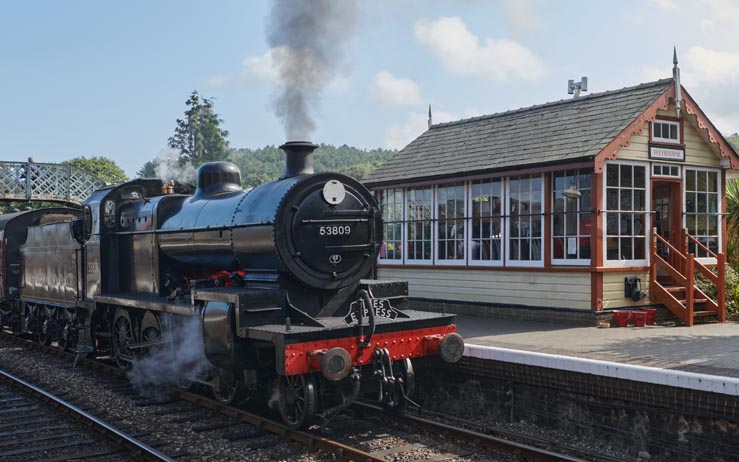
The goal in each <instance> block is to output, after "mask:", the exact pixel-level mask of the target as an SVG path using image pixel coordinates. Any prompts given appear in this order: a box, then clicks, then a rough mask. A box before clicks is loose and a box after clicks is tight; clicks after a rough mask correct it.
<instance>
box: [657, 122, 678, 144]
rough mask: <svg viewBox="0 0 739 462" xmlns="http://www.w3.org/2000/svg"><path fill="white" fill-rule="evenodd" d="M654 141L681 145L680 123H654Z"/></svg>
mask: <svg viewBox="0 0 739 462" xmlns="http://www.w3.org/2000/svg"><path fill="white" fill-rule="evenodd" d="M652 141H656V142H660V143H670V144H680V143H682V140H681V139H680V122H672V121H670V120H659V119H657V120H655V121H654V122H652Z"/></svg>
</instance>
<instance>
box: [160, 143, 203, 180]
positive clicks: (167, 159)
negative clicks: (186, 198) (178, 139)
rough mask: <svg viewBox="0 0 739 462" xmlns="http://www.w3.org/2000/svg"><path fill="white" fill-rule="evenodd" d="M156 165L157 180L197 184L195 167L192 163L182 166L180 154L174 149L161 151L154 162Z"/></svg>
mask: <svg viewBox="0 0 739 462" xmlns="http://www.w3.org/2000/svg"><path fill="white" fill-rule="evenodd" d="M154 165H155V167H154V173H156V176H157V178H161V179H163V180H176V181H178V182H180V183H186V184H195V174H196V169H195V167H193V166H192V164H190V163H186V164H184V165H180V162H179V154H178V153H177V151H175V150H174V149H172V148H165V149H162V150H161V151H159V153H158V154H157V157H156V159H155V160H154Z"/></svg>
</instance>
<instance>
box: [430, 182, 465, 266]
mask: <svg viewBox="0 0 739 462" xmlns="http://www.w3.org/2000/svg"><path fill="white" fill-rule="evenodd" d="M436 203H437V208H436V211H437V218H438V229H437V232H438V239H437V242H438V249H437V252H438V253H437V254H436V255H437V259H438V260H440V261H441V260H445V261H447V263H450V262H451V261H459V262H464V221H465V220H464V215H465V214H464V210H465V208H464V183H458V184H453V185H444V186H439V187H438V188H437V190H436Z"/></svg>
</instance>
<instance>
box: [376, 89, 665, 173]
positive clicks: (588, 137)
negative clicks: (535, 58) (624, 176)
mask: <svg viewBox="0 0 739 462" xmlns="http://www.w3.org/2000/svg"><path fill="white" fill-rule="evenodd" d="M671 85H672V79H664V80H658V81H656V82H650V83H644V84H641V85H637V86H635V87H628V88H622V89H620V90H613V91H607V92H603V93H594V94H591V95H588V96H581V97H579V98H571V99H566V100H561V101H555V102H551V103H546V104H541V105H538V106H531V107H527V108H523V109H516V110H513V111H507V112H502V113H498V114H492V115H486V116H481V117H474V118H471V119H464V120H459V121H456V122H449V123H443V124H438V125H432V126H431V128H430V129H429V130H428V131H426V132H425V133H424V134H422V135H421V136H419V137H418V138H416V139H415V140H413V141H412V142H411V143H410V144H409V145H408V146H406V147H405V148H403V149H402V150H401V151H399V152H398V154H396V155H395V156H394V157H393V158H392V159H390V160H388V161H387V162H385V164H383V165H382V166H381V167H379V168H378V169H377V170H375V171H374V172H373V173H372V174H371V175H370V176H369V177H368V178H367V179H366V180H365V183H366V184H368V185H370V186H376V185H380V184H390V183H400V182H408V181H412V180H420V179H430V178H439V177H449V176H461V175H467V174H472V173H476V172H488V171H495V170H510V169H513V168H516V167H523V166H530V165H532V164H551V163H558V162H570V161H577V160H586V159H590V158H592V157H593V156H595V155H596V154H598V153H599V152H600V151H601V150H602V149H603V148H604V147H605V146H606V145H607V144H608V143H609V142H610V141H611V140H613V138H615V137H616V136H617V135H618V134H619V133H620V132H621V131H622V130H623V129H624V128H625V127H626V126H627V125H628V124H629V123H631V122H632V121H633V120H634V119H636V118H637V117H638V116H639V115H640V114H641V113H642V112H644V110H646V109H647V107H649V105H650V104H651V103H653V102H654V100H656V99H657V97H658V96H660V95H661V94H662V93H663V92H664V91H666V90H667V89H668V88H670V86H671Z"/></svg>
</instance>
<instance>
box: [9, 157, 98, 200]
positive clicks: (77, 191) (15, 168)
mask: <svg viewBox="0 0 739 462" xmlns="http://www.w3.org/2000/svg"><path fill="white" fill-rule="evenodd" d="M105 185H106V184H105V182H104V181H103V180H101V179H100V178H98V177H96V176H95V175H93V174H92V173H90V172H87V171H85V170H82V169H81V168H77V167H73V166H71V165H65V164H38V163H36V162H7V161H0V200H17V201H25V200H37V201H52V202H75V203H78V204H81V203H82V202H83V201H84V200H85V199H87V197H88V196H89V195H90V194H92V192H93V191H94V190H96V189H99V188H102V187H103V186H105Z"/></svg>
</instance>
